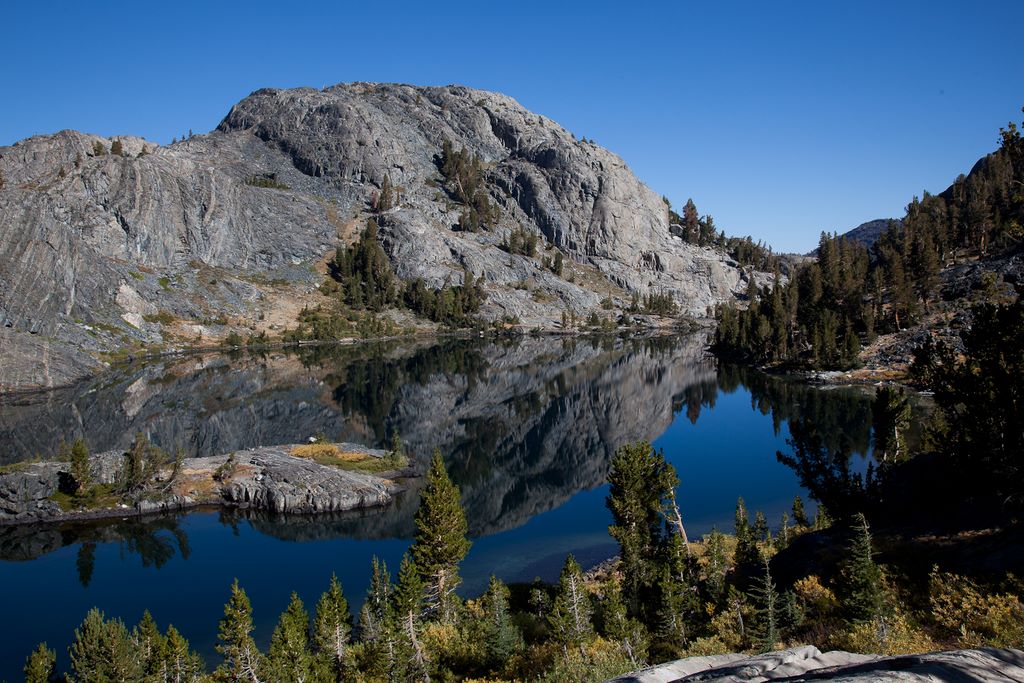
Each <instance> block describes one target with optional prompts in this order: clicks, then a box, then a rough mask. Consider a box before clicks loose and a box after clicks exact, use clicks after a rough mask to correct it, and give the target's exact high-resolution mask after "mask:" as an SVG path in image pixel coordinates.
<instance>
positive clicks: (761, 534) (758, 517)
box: [750, 510, 770, 543]
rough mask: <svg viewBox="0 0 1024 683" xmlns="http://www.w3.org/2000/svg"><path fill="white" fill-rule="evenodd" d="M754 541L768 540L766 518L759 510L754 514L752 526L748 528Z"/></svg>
mask: <svg viewBox="0 0 1024 683" xmlns="http://www.w3.org/2000/svg"><path fill="white" fill-rule="evenodd" d="M750 533H751V535H752V536H753V537H754V542H755V543H763V542H765V541H767V540H769V534H770V532H769V531H768V520H767V518H766V517H765V516H764V513H763V512H761V511H760V510H758V511H757V513H756V514H755V515H754V527H753V528H752V529H751V530H750Z"/></svg>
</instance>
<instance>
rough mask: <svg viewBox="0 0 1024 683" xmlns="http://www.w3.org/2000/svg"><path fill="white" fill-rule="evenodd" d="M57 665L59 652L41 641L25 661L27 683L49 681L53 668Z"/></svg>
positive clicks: (46, 682)
mask: <svg viewBox="0 0 1024 683" xmlns="http://www.w3.org/2000/svg"><path fill="white" fill-rule="evenodd" d="M56 665H57V653H56V652H54V651H53V650H51V649H49V648H48V647H46V643H39V647H37V648H36V649H35V650H33V651H32V654H30V655H29V656H28V659H27V660H26V661H25V668H24V669H22V671H24V672H25V683H48V681H49V680H50V676H52V675H53V669H54V667H55V666H56Z"/></svg>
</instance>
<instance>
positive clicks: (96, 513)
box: [0, 443, 415, 525]
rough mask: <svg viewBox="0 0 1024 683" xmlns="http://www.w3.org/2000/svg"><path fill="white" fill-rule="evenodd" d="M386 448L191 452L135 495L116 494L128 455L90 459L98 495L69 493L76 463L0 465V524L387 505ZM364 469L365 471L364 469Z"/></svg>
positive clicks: (397, 470)
mask: <svg viewBox="0 0 1024 683" xmlns="http://www.w3.org/2000/svg"><path fill="white" fill-rule="evenodd" d="M386 457H387V453H386V452H385V451H382V450H379V449H371V448H366V447H364V446H360V445H358V444H351V443H340V444H303V445H295V444H287V445H280V446H267V447H260V448H253V449H248V450H239V451H233V452H231V453H226V454H222V455H216V456H208V457H201V458H185V459H183V460H181V461H180V463H178V464H176V465H172V464H168V465H164V466H162V467H160V468H159V471H158V472H156V473H155V474H154V476H153V479H152V483H151V485H150V486H148V487H147V488H146V489H145V490H144V491H141V492H139V493H138V494H136V495H134V496H130V497H129V496H127V495H120V494H116V493H114V491H116V490H117V488H118V486H119V482H120V480H121V477H122V468H123V467H124V463H125V454H124V453H121V452H118V451H109V452H106V453H99V454H96V455H93V456H92V457H91V458H90V466H91V470H92V479H93V482H94V484H93V489H92V490H93V491H94V493H93V495H92V496H91V497H87V496H85V495H77V496H76V495H71V494H69V493H68V490H69V488H70V486H73V485H70V470H71V467H70V463H65V462H34V463H19V464H17V465H14V466H8V467H7V468H6V470H4V471H0V525H16V524H33V523H40V522H65V521H72V520H90V519H106V518H116V517H128V516H141V515H149V514H157V513H163V512H175V511H182V510H188V509H194V508H202V507H211V506H224V507H234V508H252V509H259V510H267V511H270V512H275V513H279V514H317V513H323V512H339V511H343V510H353V509H358V508H367V507H375V506H381V505H387V504H388V503H390V502H391V501H392V500H393V499H394V495H395V494H396V493H398V492H399V491H402V490H404V487H403V486H402V485H401V484H399V483H398V481H397V480H398V479H399V478H408V477H411V476H415V475H414V473H413V472H412V471H411V470H409V469H408V468H407V467H406V466H405V465H404V463H395V464H396V467H391V468H390V469H389V466H390V465H391V463H389V462H387V461H386V460H385V459H386ZM361 470H362V471H361Z"/></svg>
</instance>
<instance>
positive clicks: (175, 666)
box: [155, 626, 206, 683]
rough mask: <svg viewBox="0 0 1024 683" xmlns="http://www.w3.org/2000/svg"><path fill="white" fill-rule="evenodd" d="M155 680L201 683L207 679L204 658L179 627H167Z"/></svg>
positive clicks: (175, 682)
mask: <svg viewBox="0 0 1024 683" xmlns="http://www.w3.org/2000/svg"><path fill="white" fill-rule="evenodd" d="M159 661H160V666H159V668H158V672H159V673H158V675H157V676H156V678H155V680H157V681H162V682H166V683H199V681H202V680H206V666H205V665H204V664H203V658H202V657H200V656H199V655H198V654H197V653H196V652H194V651H193V650H192V649H191V648H190V647H189V644H188V641H187V640H186V639H185V637H184V636H182V635H181V633H179V632H178V629H176V628H174V626H168V627H167V635H166V636H164V639H163V650H162V651H161V653H160V659H159Z"/></svg>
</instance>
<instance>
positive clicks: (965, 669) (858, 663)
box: [609, 646, 1024, 683]
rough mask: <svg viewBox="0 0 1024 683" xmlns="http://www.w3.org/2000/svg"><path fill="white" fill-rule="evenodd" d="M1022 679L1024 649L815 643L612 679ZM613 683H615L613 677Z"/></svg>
mask: <svg viewBox="0 0 1024 683" xmlns="http://www.w3.org/2000/svg"><path fill="white" fill-rule="evenodd" d="M817 680H826V681H849V682H851V683H852V682H854V681H857V682H861V681H922V682H924V681H928V682H933V683H939V682H941V681H977V682H979V683H981V682H988V681H992V682H993V683H995V682H996V681H1024V652H1021V651H1020V650H1011V649H1006V650H999V649H995V648H978V649H974V650H952V651H949V652H930V653H927V654H919V655H898V656H893V657H884V656H880V655H863V654H854V653H851V652H839V651H832V652H821V651H820V650H818V648H816V647H813V646H804V647H797V648H793V649H791V650H781V651H779V652H769V653H767V654H763V655H756V656H753V657H748V656H746V655H741V654H727V655H717V656H710V657H690V658H687V659H679V660H676V661H674V662H668V663H666V664H659V665H657V666H652V667H650V668H647V669H643V670H642V671H636V672H633V673H629V674H625V675H623V676H619V677H618V678H615V679H612V681H615V682H616V683H683V682H686V683H690V682H693V683H695V682H697V681H702V682H708V683H710V682H712V681H720V682H722V683H725V682H728V683H760V682H761V681H817ZM609 683H611V682H609Z"/></svg>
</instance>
